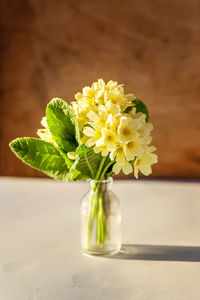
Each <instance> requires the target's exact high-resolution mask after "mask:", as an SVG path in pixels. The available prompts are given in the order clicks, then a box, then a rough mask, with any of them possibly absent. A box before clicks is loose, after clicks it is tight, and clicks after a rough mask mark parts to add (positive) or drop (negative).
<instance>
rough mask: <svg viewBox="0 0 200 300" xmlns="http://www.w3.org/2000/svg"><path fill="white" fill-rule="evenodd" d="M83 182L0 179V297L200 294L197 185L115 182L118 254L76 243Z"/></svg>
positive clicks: (54, 299) (47, 299) (60, 299)
mask: <svg viewBox="0 0 200 300" xmlns="http://www.w3.org/2000/svg"><path fill="white" fill-rule="evenodd" d="M87 188H88V186H87V183H86V182H79V183H78V182H76V183H59V182H54V181H51V180H45V179H43V180H41V179H15V178H13V179H12V178H0V299H2V300H40V299H41V300H66V299H73V300H76V299H86V300H90V299H91V300H95V299H123V300H126V299H148V300H149V299H153V300H156V299H159V300H165V299H167V300H169V299H173V300H174V299H180V300H184V299H188V300H191V299H200V184H199V183H183V182H182V183H180V182H160V181H134V180H133V181H130V180H129V181H115V182H114V184H113V191H114V192H115V193H116V194H118V196H119V198H120V200H121V210H122V240H123V244H124V246H123V251H122V253H121V254H119V255H117V256H116V257H113V258H96V257H91V258H90V257H87V256H84V255H82V254H81V252H80V245H79V207H80V199H81V197H82V196H83V194H84V193H85V192H86V191H87Z"/></svg>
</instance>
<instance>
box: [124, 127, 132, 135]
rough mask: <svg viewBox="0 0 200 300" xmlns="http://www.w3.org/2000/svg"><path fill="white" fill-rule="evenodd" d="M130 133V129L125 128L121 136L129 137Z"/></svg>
mask: <svg viewBox="0 0 200 300" xmlns="http://www.w3.org/2000/svg"><path fill="white" fill-rule="evenodd" d="M130 133H131V131H130V129H129V128H128V127H125V128H124V129H123V135H125V136H129V135H130Z"/></svg>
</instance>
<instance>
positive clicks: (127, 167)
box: [113, 162, 133, 175]
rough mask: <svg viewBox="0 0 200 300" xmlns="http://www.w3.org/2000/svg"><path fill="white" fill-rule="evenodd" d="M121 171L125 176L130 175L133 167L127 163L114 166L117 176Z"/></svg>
mask: <svg viewBox="0 0 200 300" xmlns="http://www.w3.org/2000/svg"><path fill="white" fill-rule="evenodd" d="M121 170H122V171H123V173H124V174H125V175H128V174H130V173H132V172H133V167H132V165H131V164H130V163H129V162H125V163H124V164H118V163H115V164H114V166H113V172H114V173H115V174H116V175H117V174H119V172H120V171H121Z"/></svg>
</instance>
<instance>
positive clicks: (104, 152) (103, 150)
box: [93, 145, 109, 156]
mask: <svg viewBox="0 0 200 300" xmlns="http://www.w3.org/2000/svg"><path fill="white" fill-rule="evenodd" d="M93 150H94V152H95V153H100V152H101V155H102V156H107V155H108V154H109V151H108V149H107V148H106V146H105V145H102V146H98V147H97V146H94V148H93Z"/></svg>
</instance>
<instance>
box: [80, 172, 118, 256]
mask: <svg viewBox="0 0 200 300" xmlns="http://www.w3.org/2000/svg"><path fill="white" fill-rule="evenodd" d="M112 182H113V179H112V178H111V177H110V178H108V179H107V180H102V181H96V180H90V181H89V184H90V189H89V192H88V193H87V194H86V195H85V196H84V198H83V199H82V201H81V248H82V251H83V252H84V253H86V254H91V255H112V254H115V253H117V252H119V250H120V247H121V212H120V202H119V199H118V198H117V196H116V195H115V194H114V193H113V192H112V191H111V186H112Z"/></svg>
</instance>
